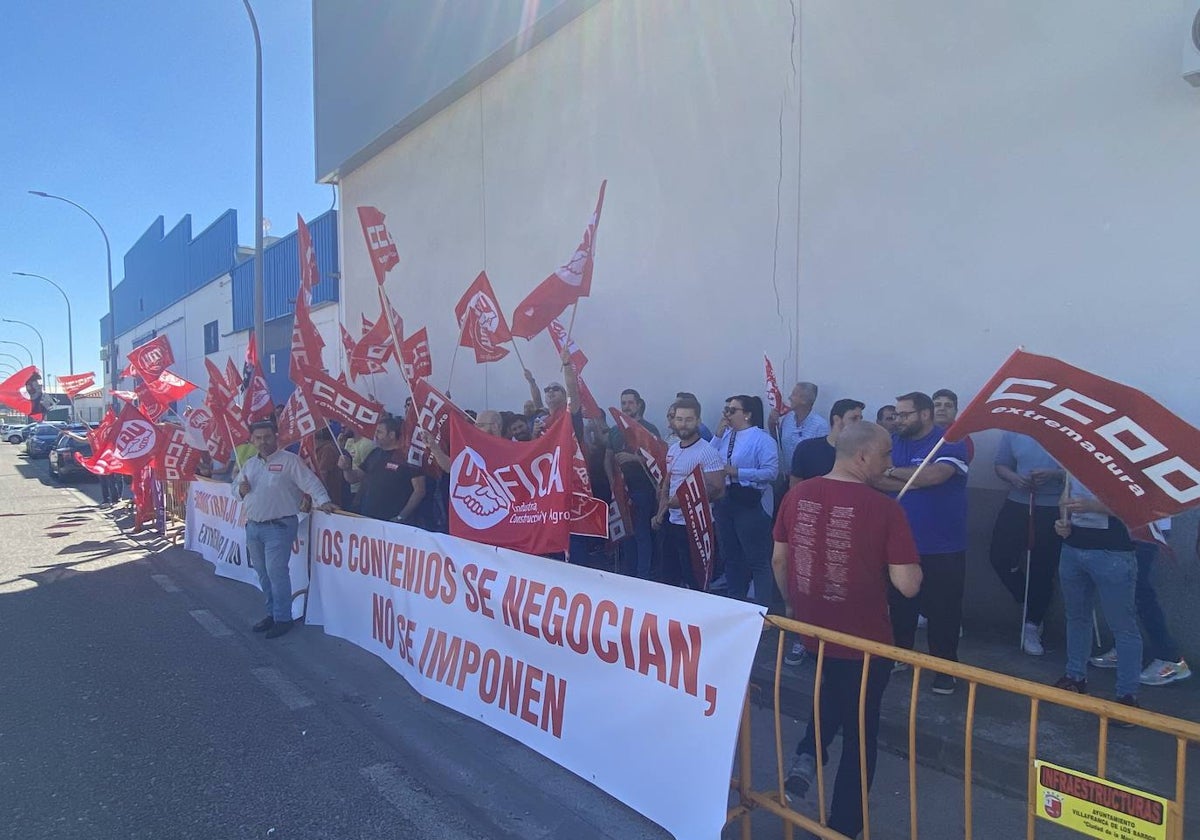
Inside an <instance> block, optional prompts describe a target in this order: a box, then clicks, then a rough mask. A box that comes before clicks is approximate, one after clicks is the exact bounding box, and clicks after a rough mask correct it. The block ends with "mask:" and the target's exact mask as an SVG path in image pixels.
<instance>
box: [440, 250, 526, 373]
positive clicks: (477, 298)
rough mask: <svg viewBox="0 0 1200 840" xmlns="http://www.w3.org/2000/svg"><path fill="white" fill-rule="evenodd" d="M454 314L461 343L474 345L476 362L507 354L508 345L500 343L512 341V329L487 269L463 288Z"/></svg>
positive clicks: (494, 360) (489, 360)
mask: <svg viewBox="0 0 1200 840" xmlns="http://www.w3.org/2000/svg"><path fill="white" fill-rule="evenodd" d="M454 317H455V318H456V319H457V320H458V346H459V347H472V348H474V349H475V361H476V362H477V363H479V364H484V363H486V362H496V361H499V360H500V359H503V358H504V357H505V356H507V355H508V349H507V348H504V347H501V346H500V345H501V344H503V343H505V342H508V341H512V333H510V332H509V331H508V324H507V323H505V321H504V313H503V312H501V311H500V304H499V303H497V302H496V292H495V291H494V290H493V289H492V283H491V281H490V280H488V276H487V272H486V271H481V272H479V276H478V277H476V278H475V280H474V281H473V282H472V283H471V285H470V286H468V287H467V290H466V291H465V292H463V296H462V297H461V298H459V301H458V303H457V304H456V305H455V307H454Z"/></svg>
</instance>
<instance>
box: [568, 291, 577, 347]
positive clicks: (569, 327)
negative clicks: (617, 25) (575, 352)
mask: <svg viewBox="0 0 1200 840" xmlns="http://www.w3.org/2000/svg"><path fill="white" fill-rule="evenodd" d="M577 314H579V298H575V305H574V306H572V307H571V323H570V324H568V325H567V346H568V347H570V346H571V331H572V330H573V329H575V316H576V315H577Z"/></svg>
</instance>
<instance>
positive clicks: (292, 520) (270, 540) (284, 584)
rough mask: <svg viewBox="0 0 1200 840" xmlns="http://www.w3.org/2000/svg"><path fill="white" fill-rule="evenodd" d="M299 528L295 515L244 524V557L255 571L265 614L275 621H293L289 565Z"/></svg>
mask: <svg viewBox="0 0 1200 840" xmlns="http://www.w3.org/2000/svg"><path fill="white" fill-rule="evenodd" d="M298 525H299V520H298V519H297V518H296V517H295V516H285V517H283V518H282V519H273V520H271V521H270V522H247V523H246V554H248V555H249V556H250V565H251V566H253V567H254V571H256V572H258V583H259V586H261V587H262V591H263V600H264V601H265V602H266V605H267V615H269V616H270V617H271V618H273V619H275V620H276V621H291V620H292V576H291V573H290V572H289V571H288V562H289V561H290V560H291V559H292V543H293V542H295V540H296V530H297V528H298Z"/></svg>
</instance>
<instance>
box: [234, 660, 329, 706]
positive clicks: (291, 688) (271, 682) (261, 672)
mask: <svg viewBox="0 0 1200 840" xmlns="http://www.w3.org/2000/svg"><path fill="white" fill-rule="evenodd" d="M250 673H252V674H254V677H255V679H257V680H258V681H259V682H260V683H262V684H263V685H265V686H266V687H267V688H268V689H270V690H271V693H272V694H274V695H275V696H276V697H278V698H279V699H280V701H282V703H283V705H285V706H287V707H288V708H289V709H291V710H292V711H293V712H295V711H298V710H300V709H306V708H308V707H309V706H313V705H316V704H315V703H314V701H313V699H312V698H311V697H309V696H308V695H306V694H305V693H304V692H303V691H301V690H300V688H299V687H298V686H297V685H295V684H294V683H292V682H290V681H289V680H287V679H285V678H284V676H283V675H282V674H280V673H279V672H278V671H276V670H275V669H274V668H251V669H250Z"/></svg>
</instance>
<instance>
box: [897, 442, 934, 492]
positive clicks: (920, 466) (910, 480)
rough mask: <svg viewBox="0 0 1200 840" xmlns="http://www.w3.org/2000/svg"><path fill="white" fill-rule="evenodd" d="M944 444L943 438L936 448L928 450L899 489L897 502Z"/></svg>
mask: <svg viewBox="0 0 1200 840" xmlns="http://www.w3.org/2000/svg"><path fill="white" fill-rule="evenodd" d="M945 442H946V438H945V436H943V437H942V438H941V440H939V441H938V442H937V446H935V447H933V449H930V450H929V454H928V455H926V456H925V460H924V461H922V462H921V463H920V464H918V465H917V468H916V469H915V470H913V474H912V475H910V476H909V477H908V481H906V482H904V486H903V487H901V488H900V492H899V493H898V494H897V495H896V499H897V500H899V499H902V498H904V494H905V493H907V492H908V488H909V487H911V486H912V483H913V481H914V480H916V477H917V476H918V475H919V474H920V472H921V470H923V469H925V465H926V464H928V463H929V462H930V461H932V460H933V456H934V455H936V454H938V450H939V449H941V448H942V444H944V443H945Z"/></svg>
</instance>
